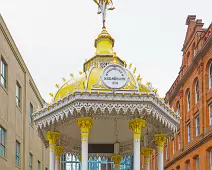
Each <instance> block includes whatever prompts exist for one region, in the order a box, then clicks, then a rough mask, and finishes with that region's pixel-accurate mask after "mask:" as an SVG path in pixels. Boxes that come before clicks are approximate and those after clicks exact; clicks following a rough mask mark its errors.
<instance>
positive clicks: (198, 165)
mask: <svg viewBox="0 0 212 170" xmlns="http://www.w3.org/2000/svg"><path fill="white" fill-rule="evenodd" d="M196 170H200V162H199V157H197V158H196Z"/></svg>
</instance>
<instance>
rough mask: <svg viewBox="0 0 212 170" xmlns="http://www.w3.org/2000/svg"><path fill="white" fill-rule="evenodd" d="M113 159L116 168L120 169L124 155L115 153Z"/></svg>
mask: <svg viewBox="0 0 212 170" xmlns="http://www.w3.org/2000/svg"><path fill="white" fill-rule="evenodd" d="M112 160H113V162H114V164H115V168H116V169H120V163H121V161H122V156H121V155H114V156H112Z"/></svg>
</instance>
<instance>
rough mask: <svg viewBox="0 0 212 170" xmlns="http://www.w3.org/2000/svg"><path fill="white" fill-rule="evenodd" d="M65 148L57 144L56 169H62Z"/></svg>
mask: <svg viewBox="0 0 212 170" xmlns="http://www.w3.org/2000/svg"><path fill="white" fill-rule="evenodd" d="M64 151H65V149H64V148H63V147H62V146H56V147H55V152H56V159H55V170H59V169H60V157H61V155H62V154H64Z"/></svg>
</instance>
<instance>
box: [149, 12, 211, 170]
mask: <svg viewBox="0 0 212 170" xmlns="http://www.w3.org/2000/svg"><path fill="white" fill-rule="evenodd" d="M186 25H187V26H188V28H187V33H186V37H185V41H184V45H183V48H182V52H183V59H182V66H181V68H180V72H179V75H178V77H177V78H176V80H175V81H174V83H173V85H172V86H171V88H170V90H169V91H168V92H167V94H166V101H167V102H169V104H170V105H171V106H172V107H173V108H174V110H175V111H177V112H179V113H180V115H181V123H180V127H179V129H178V133H177V134H176V135H175V136H173V137H169V139H168V141H167V146H166V147H165V150H164V160H165V168H164V169H166V170H179V169H180V170H212V24H210V26H209V27H208V28H206V29H205V28H203V25H204V24H203V23H202V20H201V19H196V16H195V15H189V16H188V17H187V20H186ZM156 157H157V155H156V156H155V157H153V159H152V167H151V168H152V169H154V165H155V164H157V161H155V160H157V158H156ZM155 167H157V166H155Z"/></svg>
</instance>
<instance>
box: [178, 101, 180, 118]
mask: <svg viewBox="0 0 212 170" xmlns="http://www.w3.org/2000/svg"><path fill="white" fill-rule="evenodd" d="M177 113H178V115H180V103H178V105H177Z"/></svg>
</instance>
